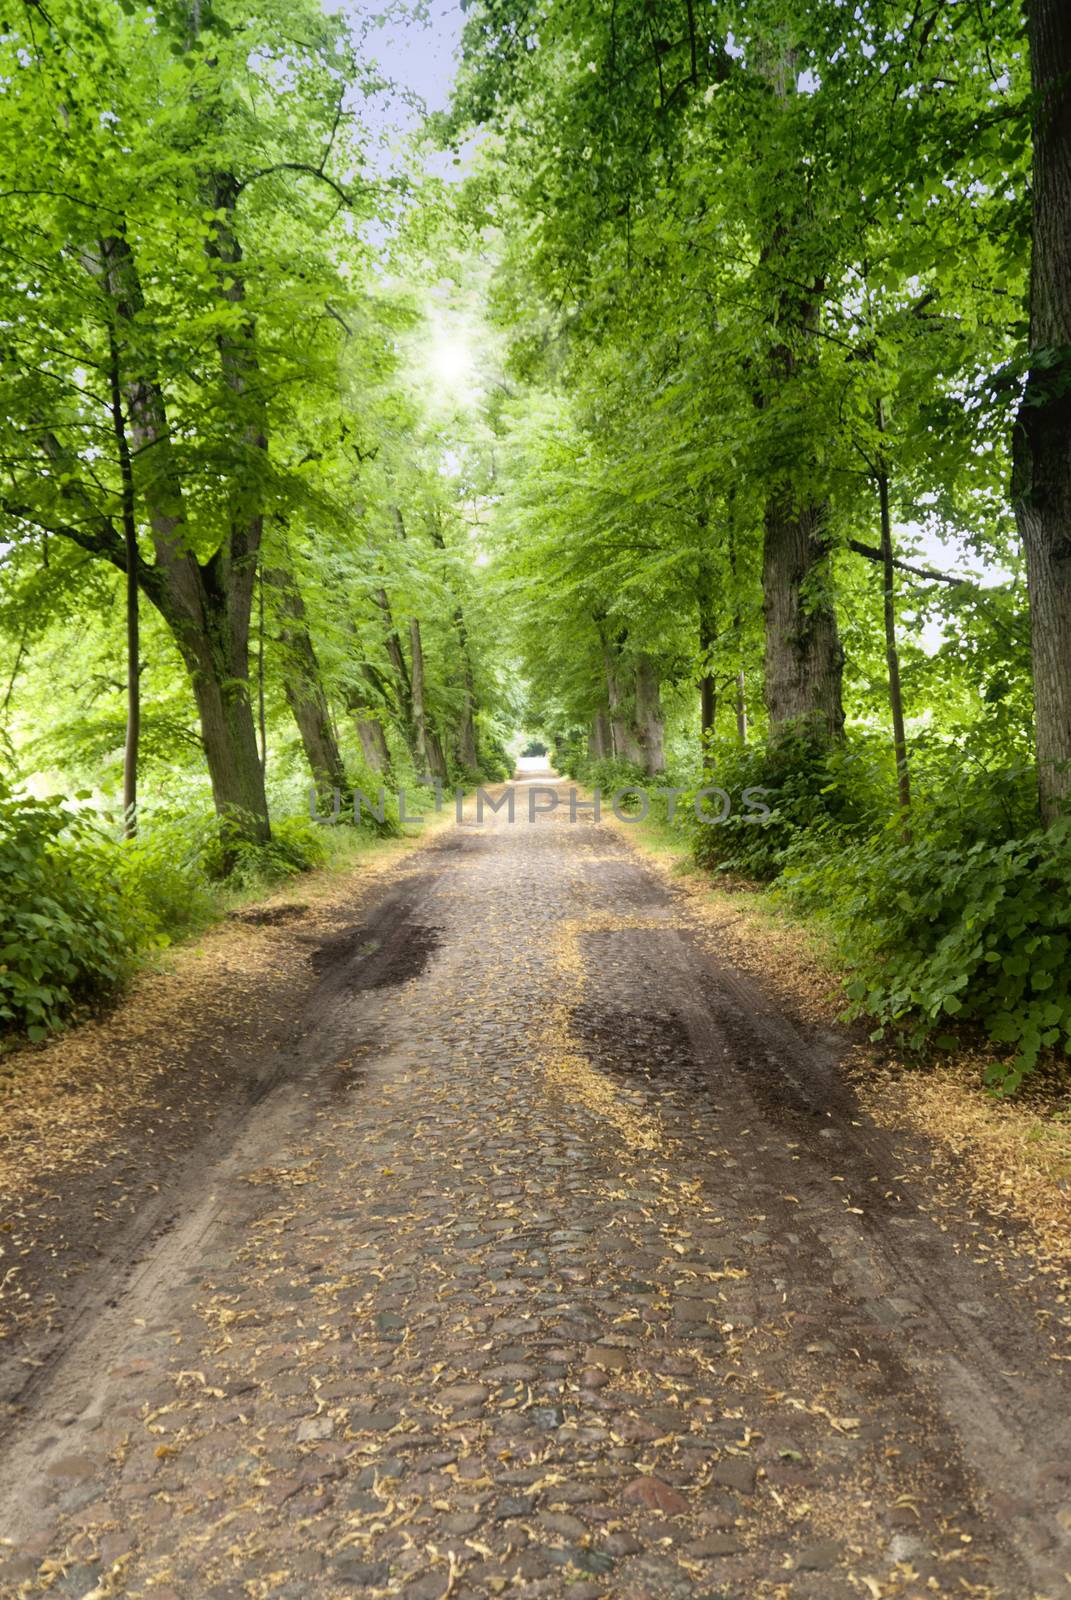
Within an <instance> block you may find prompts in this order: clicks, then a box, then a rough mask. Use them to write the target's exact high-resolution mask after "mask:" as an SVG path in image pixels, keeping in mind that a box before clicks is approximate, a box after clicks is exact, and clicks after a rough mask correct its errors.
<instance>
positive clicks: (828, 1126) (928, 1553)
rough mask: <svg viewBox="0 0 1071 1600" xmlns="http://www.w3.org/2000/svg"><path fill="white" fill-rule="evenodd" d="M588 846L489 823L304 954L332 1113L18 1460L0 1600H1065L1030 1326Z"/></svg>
mask: <svg viewBox="0 0 1071 1600" xmlns="http://www.w3.org/2000/svg"><path fill="white" fill-rule="evenodd" d="M518 792H519V795H520V796H521V799H522V805H523V794H524V790H523V787H522V788H521V789H520V790H519V791H518ZM566 818H567V813H566V814H565V817H563V816H561V814H559V817H557V818H554V819H546V820H542V821H540V822H539V823H537V825H535V826H528V825H527V823H524V822H521V821H520V820H519V821H518V822H517V823H516V824H515V825H513V826H512V827H511V826H510V825H509V824H508V823H507V822H506V821H505V819H504V817H503V818H499V819H497V820H495V821H488V822H487V823H485V825H484V827H483V828H482V829H479V830H477V829H476V828H475V827H473V826H472V825H471V824H470V823H466V824H464V825H463V826H462V827H460V828H458V829H456V830H454V831H452V832H451V833H450V834H448V835H446V836H444V838H443V839H442V840H441V841H440V843H439V844H438V845H436V846H433V847H431V848H429V849H428V850H426V851H424V852H421V853H420V855H419V856H418V857H417V858H414V860H413V861H412V863H411V864H410V866H409V867H408V868H406V869H403V870H402V871H401V872H400V873H399V874H398V875H397V881H396V883H395V885H394V888H393V890H392V893H391V895H390V896H388V897H387V899H386V900H385V902H384V903H383V905H382V906H381V907H380V908H379V910H378V911H377V913H376V914H375V915H374V916H373V917H372V918H371V919H370V921H369V923H368V925H367V927H366V928H365V929H364V930H363V931H362V932H361V933H360V934H359V935H358V936H350V937H348V938H346V939H343V940H339V941H336V942H335V943H334V944H332V945H328V946H326V947H325V948H324V949H323V950H321V951H320V952H318V954H317V956H316V961H317V963H318V966H319V968H320V970H321V973H322V979H323V982H322V986H321V990H320V992H319V999H318V1004H317V1008H316V1010H315V1013H314V1014H311V1015H310V1018H309V1020H308V1031H307V1033H306V1035H305V1040H304V1045H303V1051H304V1055H305V1058H306V1062H307V1065H308V1069H309V1070H308V1072H307V1074H306V1075H305V1076H304V1077H303V1078H301V1079H300V1080H299V1081H296V1082H293V1083H291V1084H290V1085H289V1086H284V1087H283V1088H281V1089H279V1090H277V1091H275V1092H274V1093H273V1094H272V1095H271V1096H270V1097H269V1098H268V1099H267V1100H266V1101H265V1102H264V1103H263V1104H262V1105H261V1106H260V1107H259V1108H258V1109H257V1110H256V1112H255V1113H254V1115H253V1116H252V1118H251V1120H250V1122H249V1124H248V1126H247V1128H246V1129H245V1131H244V1132H243V1133H242V1135H241V1137H240V1138H239V1139H238V1141H237V1143H236V1145H235V1147H234V1149H233V1151H232V1152H231V1154H230V1156H229V1157H228V1158H227V1160H226V1161H225V1162H224V1163H222V1165H221V1166H220V1167H219V1169H218V1170H217V1171H216V1172H215V1173H213V1174H212V1180H213V1181H212V1183H211V1186H210V1189H209V1190H208V1191H207V1192H206V1193H204V1194H202V1195H195V1196H191V1197H190V1206H189V1210H188V1212H187V1213H186V1214H185V1215H184V1216H183V1217H182V1218H181V1219H180V1220H179V1221H178V1223H177V1224H176V1227H175V1228H174V1229H173V1230H172V1231H171V1232H170V1233H169V1234H168V1235H167V1236H166V1237H165V1238H163V1239H162V1240H161V1241H160V1243H159V1246H158V1247H157V1249H156V1250H155V1251H154V1252H152V1253H151V1254H150V1255H149V1257H148V1258H147V1260H146V1261H145V1262H144V1263H143V1264H142V1266H141V1268H139V1271H138V1273H137V1275H136V1277H135V1278H134V1279H133V1281H132V1282H130V1283H129V1284H128V1285H126V1287H125V1288H124V1290H123V1292H122V1294H121V1295H120V1296H119V1297H118V1298H117V1302H116V1304H115V1305H114V1306H112V1307H109V1308H107V1310H106V1311H105V1313H104V1314H102V1316H101V1317H100V1318H98V1319H97V1320H96V1322H95V1324H94V1326H93V1327H92V1328H91V1329H89V1330H87V1331H85V1333H84V1335H83V1336H81V1337H80V1340H79V1343H78V1347H77V1348H75V1349H72V1350H71V1351H70V1352H69V1353H68V1356H67V1357H66V1358H65V1364H64V1363H61V1365H60V1366H59V1367H58V1368H57V1370H56V1372H55V1373H54V1374H52V1375H50V1377H49V1380H48V1394H47V1397H46V1398H47V1405H46V1406H45V1407H44V1409H43V1410H42V1412H41V1415H40V1417H39V1418H38V1421H37V1424H36V1425H35V1426H34V1427H33V1429H31V1430H29V1431H25V1430H24V1433H23V1435H22V1436H20V1437H17V1438H15V1439H14V1441H13V1442H12V1444H11V1448H10V1450H9V1452H8V1457H7V1463H6V1466H5V1467H4V1469H3V1472H2V1475H0V1501H2V1508H3V1512H4V1531H5V1532H6V1533H7V1534H8V1535H9V1538H10V1540H11V1543H10V1544H9V1546H8V1547H7V1555H6V1558H4V1560H3V1561H0V1572H2V1574H3V1578H2V1589H0V1592H2V1593H3V1594H5V1595H15V1594H25V1595H31V1594H33V1595H36V1594H38V1593H42V1592H49V1593H53V1594H58V1595H64V1596H82V1597H85V1596H87V1595H90V1594H92V1595H93V1596H94V1597H101V1596H106V1595H131V1596H143V1595H144V1596H147V1597H148V1596H151V1597H153V1600H202V1597H211V1600H231V1597H234V1600H260V1597H265V1600H266V1597H278V1600H283V1597H284V1596H285V1597H306V1596H317V1597H319V1596H323V1597H325V1600H333V1597H335V1596H343V1595H350V1596H352V1595H355V1594H360V1595H376V1594H387V1595H402V1596H405V1597H406V1600H446V1597H447V1596H453V1597H456V1600H463V1597H470V1596H477V1595H479V1596H486V1595H506V1596H518V1597H520V1596H525V1597H535V1596H565V1597H569V1600H601V1597H604V1596H606V1597H620V1600H643V1597H646V1596H650V1597H652V1600H656V1597H667V1600H686V1597H691V1600H751V1597H763V1596H770V1597H774V1596H787V1597H791V1600H841V1597H848V1596H863V1597H867V1596H869V1597H872V1600H881V1597H884V1596H901V1595H903V1596H926V1597H929V1596H932V1595H955V1596H964V1595H978V1596H985V1595H998V1596H1005V1597H1015V1600H1020V1597H1023V1600H1026V1597H1031V1596H1037V1595H1045V1596H1049V1597H1051V1600H1056V1596H1057V1595H1060V1594H1063V1593H1065V1592H1067V1591H1066V1585H1065V1583H1064V1578H1063V1574H1064V1573H1065V1572H1066V1571H1067V1570H1071V1555H1069V1553H1068V1549H1067V1542H1066V1531H1067V1529H1068V1527H1071V1518H1069V1516H1068V1512H1067V1509H1066V1508H1067V1507H1069V1506H1071V1499H1069V1498H1068V1481H1067V1477H1066V1473H1067V1472H1068V1462H1067V1454H1068V1452H1067V1451H1066V1449H1065V1448H1064V1444H1065V1443H1066V1421H1065V1419H1066V1417H1067V1415H1068V1410H1067V1389H1068V1385H1067V1383H1066V1380H1065V1379H1064V1378H1063V1376H1062V1374H1063V1372H1064V1371H1066V1368H1061V1367H1057V1366H1054V1364H1053V1363H1052V1362H1051V1361H1048V1360H1047V1351H1046V1350H1045V1349H1043V1348H1042V1346H1041V1344H1040V1342H1039V1340H1038V1337H1037V1334H1036V1333H1035V1328H1034V1323H1033V1320H1032V1318H1031V1316H1030V1313H1029V1309H1028V1307H1027V1306H1026V1304H1025V1302H1023V1301H1022V1300H1021V1299H1017V1298H1016V1297H1015V1296H1014V1294H1013V1293H1012V1292H1011V1289H1010V1288H1009V1286H1008V1285H1007V1284H1006V1283H1005V1282H1002V1281H1001V1280H999V1279H997V1280H995V1281H994V1280H992V1279H991V1278H990V1277H989V1276H987V1269H986V1267H985V1266H984V1265H982V1264H976V1263H974V1262H973V1261H972V1260H971V1257H970V1252H969V1249H966V1248H962V1247H961V1246H960V1244H959V1243H958V1242H957V1241H956V1240H955V1239H954V1238H953V1237H951V1236H950V1235H949V1234H946V1233H942V1231H941V1230H940V1228H939V1227H938V1226H936V1224H935V1223H934V1222H932V1221H931V1220H930V1219H929V1218H928V1216H927V1215H926V1214H925V1213H924V1211H922V1210H921V1209H919V1207H918V1206H916V1204H915V1203H914V1200H913V1199H912V1196H911V1194H910V1192H909V1189H908V1187H907V1185H906V1184H905V1183H904V1182H902V1181H901V1176H900V1173H899V1167H898V1161H899V1157H900V1152H899V1151H898V1150H897V1148H896V1146H895V1143H892V1142H890V1136H889V1135H887V1134H883V1133H881V1132H879V1131H878V1130H876V1129H873V1128H870V1127H868V1126H867V1125H866V1123H865V1119H862V1118H861V1117H860V1116H859V1114H858V1113H856V1112H855V1111H854V1110H853V1106H852V1103H851V1099H850V1095H849V1094H848V1091H846V1090H845V1089H843V1087H841V1086H840V1085H839V1084H838V1081H837V1079H836V1074H835V1070H834V1067H833V1065H832V1062H831V1058H830V1052H829V1045H828V1041H825V1040H821V1039H816V1038H815V1037H813V1036H811V1035H809V1034H807V1033H806V1032H804V1031H800V1030H799V1029H798V1028H796V1027H795V1026H794V1025H793V1024H792V1023H790V1022H788V1021H786V1020H785V1019H784V1018H783V1017H780V1016H778V1014H777V1013H776V1011H775V1010H774V1009H773V1008H772V1007H771V1006H770V1005H769V1002H766V1001H763V999H762V997H761V996H760V995H758V993H757V992H756V991H754V990H753V989H752V988H751V987H750V986H749V985H748V984H747V983H746V982H745V980H743V979H741V978H740V977H739V976H738V975H734V974H732V973H731V972H728V971H727V970H722V969H719V967H718V965H717V962H716V961H715V960H712V958H711V957H710V955H709V953H707V952H705V951H704V950H703V949H702V948H701V946H700V943H699V942H698V941H697V939H696V938H695V936H694V930H693V929H692V928H691V927H690V926H689V924H688V919H687V915H686V912H685V911H684V909H683V908H682V907H681V906H680V905H678V903H677V901H676V899H675V897H674V896H672V895H671V894H670V893H669V891H667V889H666V888H665V887H663V886H662V884H661V883H660V882H659V881H658V880H657V879H656V878H655V877H654V875H653V874H651V873H650V872H649V871H648V869H646V868H645V867H644V866H643V865H642V864H641V863H640V861H639V860H638V858H636V857H634V856H633V855H632V853H631V852H629V851H628V850H627V849H626V848H625V847H624V846H623V845H622V844H621V843H620V841H619V840H618V838H617V837H616V835H615V834H614V833H613V832H612V831H611V830H608V829H606V828H598V827H594V826H591V825H590V824H584V823H580V822H578V823H575V824H573V823H570V822H569V821H568V820H566ZM993 1327H999V1328H1000V1330H1001V1331H1000V1336H999V1339H998V1338H997V1337H996V1335H995V1334H994V1333H993V1332H992V1329H993Z"/></svg>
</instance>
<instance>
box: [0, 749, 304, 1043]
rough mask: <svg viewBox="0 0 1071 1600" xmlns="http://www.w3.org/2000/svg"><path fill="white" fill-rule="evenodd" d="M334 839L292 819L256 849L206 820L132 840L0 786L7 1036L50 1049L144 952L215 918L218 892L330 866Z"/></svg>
mask: <svg viewBox="0 0 1071 1600" xmlns="http://www.w3.org/2000/svg"><path fill="white" fill-rule="evenodd" d="M86 798H87V796H86V795H84V794H83V795H80V796H76V800H77V801H78V802H79V803H81V802H84V801H85V800H86ZM326 831H327V830H325V829H324V828H322V827H319V826H318V825H317V824H316V823H314V822H312V821H310V820H309V819H308V818H307V817H302V816H291V817H283V818H282V819H281V820H279V821H278V822H277V823H276V825H275V828H274V831H273V836H272V840H271V842H270V843H269V844H267V845H264V846H261V847H260V848H259V849H258V848H255V847H253V846H251V845H250V844H249V842H248V840H247V839H246V838H245V836H244V834H243V833H242V831H241V830H240V829H238V828H231V827H228V826H227V825H226V824H220V823H219V822H218V821H217V819H216V818H215V817H213V816H212V815H211V814H210V813H207V812H200V813H195V814H192V815H185V816H184V817H182V818H181V819H170V818H167V817H154V818H151V819H148V820H147V821H146V822H145V824H144V825H143V827H142V831H141V833H140V834H139V836H138V837H137V839H134V840H122V839H120V838H118V837H117V835H116V833H115V831H114V829H111V828H109V827H108V826H107V825H106V823H104V822H103V821H102V819H101V818H100V816H99V815H98V814H97V813H95V812H93V811H92V810H89V809H77V808H76V806H74V805H72V804H69V803H66V802H64V801H62V800H59V799H49V800H38V799H34V798H32V797H31V796H29V795H26V794H25V793H22V792H21V791H17V790H14V789H12V787H11V786H10V784H7V783H4V782H3V781H2V780H0V928H2V930H3V932H2V934H0V1035H2V1036H7V1037H15V1036H17V1035H20V1034H21V1035H23V1036H25V1037H28V1038H30V1039H32V1040H40V1039H42V1038H44V1037H45V1035H46V1034H47V1033H48V1032H49V1031H50V1030H52V1029H53V1028H55V1027H57V1026H59V1024H60V1023H61V1022H62V1020H63V1018H64V1016H65V1015H66V1014H67V1013H68V1012H69V1011H70V1010H71V1009H72V1008H78V1007H84V1006H95V1005H98V1004H100V1003H102V1002H104V1001H106V1000H107V999H109V998H110V997H111V996H112V994H113V993H114V992H115V990H116V989H117V988H118V987H119V985H120V984H121V983H122V982H123V980H124V979H125V978H126V977H128V976H129V974H130V973H131V972H132V971H133V970H134V968H135V967H136V966H137V964H138V962H139V960H140V959H141V958H142V957H144V955H145V954H146V952H148V951H150V950H154V949H159V948H160V947H161V946H163V945H166V944H169V943H170V942H171V941H172V940H173V939H176V938H181V937H183V936H186V935H189V934H190V933H193V932H195V931H196V930H197V929H199V928H201V927H203V926H205V924H206V923H208V922H209V921H210V920H211V919H212V917H213V916H215V915H217V914H218V912H219V906H220V900H219V891H220V889H224V890H226V892H227V893H228V895H229V894H231V893H233V892H234V891H236V890H237V891H241V892H246V893H248V892H250V891H255V890H258V889H262V888H268V887H270V886H271V885H272V884H275V883H278V882H280V881H281V880H283V879H285V878H288V877H291V876H293V875H294V874H295V873H299V872H305V871H308V870H309V869H311V868H313V867H319V866H322V865H324V864H325V862H326V861H327V860H328V855H329V850H328V843H327V840H326V838H325V833H326Z"/></svg>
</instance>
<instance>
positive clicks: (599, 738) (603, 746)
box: [588, 707, 613, 761]
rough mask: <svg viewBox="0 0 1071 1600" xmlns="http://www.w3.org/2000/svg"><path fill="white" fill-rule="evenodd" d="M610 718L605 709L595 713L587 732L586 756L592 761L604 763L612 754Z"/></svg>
mask: <svg viewBox="0 0 1071 1600" xmlns="http://www.w3.org/2000/svg"><path fill="white" fill-rule="evenodd" d="M612 748H613V746H612V743H611V739H610V718H609V715H608V713H607V712H606V710H605V708H601V707H600V709H599V710H598V711H596V713H595V715H594V716H593V717H592V719H591V728H590V729H589V731H588V756H589V757H590V759H591V760H592V761H605V760H606V757H607V756H608V755H610V754H611V753H612Z"/></svg>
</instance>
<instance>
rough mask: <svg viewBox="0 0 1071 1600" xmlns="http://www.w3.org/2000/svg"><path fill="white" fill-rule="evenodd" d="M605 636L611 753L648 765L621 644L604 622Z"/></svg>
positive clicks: (621, 759)
mask: <svg viewBox="0 0 1071 1600" xmlns="http://www.w3.org/2000/svg"><path fill="white" fill-rule="evenodd" d="M599 631H600V634H601V636H602V647H603V650H602V654H603V670H604V672H605V674H606V704H607V710H608V714H609V721H610V753H611V755H612V756H614V758H615V759H616V760H618V761H628V762H630V763H631V764H632V766H634V767H642V766H643V765H644V750H643V746H642V745H641V744H640V742H639V740H638V739H637V738H636V732H635V728H634V726H633V721H632V711H633V707H632V705H631V703H630V698H629V696H628V694H627V693H626V691H625V690H624V688H623V687H622V682H621V677H622V669H623V663H622V660H621V655H620V652H619V649H618V647H617V646H616V645H615V643H614V642H613V641H612V640H611V639H610V638H609V636H608V635H607V633H606V632H605V630H604V629H603V628H602V626H601V625H600V629H599Z"/></svg>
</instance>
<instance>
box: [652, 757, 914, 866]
mask: <svg viewBox="0 0 1071 1600" xmlns="http://www.w3.org/2000/svg"><path fill="white" fill-rule="evenodd" d="M886 777H887V775H886V773H884V772H883V771H882V764H881V761H880V758H879V757H878V756H876V754H875V752H874V750H873V748H872V747H871V745H870V743H869V741H867V740H866V739H860V738H857V739H855V740H854V741H852V743H850V744H848V745H845V746H842V747H840V748H836V749H829V748H827V747H824V746H822V745H820V744H816V743H815V742H813V741H811V740H809V739H807V738H805V737H800V736H792V735H786V736H784V737H782V738H781V739H779V740H778V741H777V742H776V743H774V744H769V745H768V744H757V745H747V746H741V745H739V744H737V743H735V742H729V741H719V742H718V743H717V744H716V745H715V746H714V748H713V750H712V753H711V761H710V774H709V776H708V777H706V778H704V779H703V783H702V784H699V783H696V784H695V786H694V788H693V789H691V790H689V792H688V793H687V794H685V795H684V796H682V798H681V800H680V802H679V803H678V814H679V816H680V817H681V820H682V825H683V826H684V827H686V828H687V829H688V831H689V833H690V835H691V840H692V849H693V852H694V855H695V858H696V860H697V862H698V863H699V864H700V866H704V867H708V868H713V869H716V870H721V871H733V872H739V873H741V874H743V875H744V876H745V877H749V878H756V879H760V880H769V879H771V878H775V877H776V876H777V874H778V873H779V872H780V871H781V868H782V866H783V865H784V864H785V861H786V858H787V857H788V855H789V854H790V853H791V852H792V850H793V849H794V848H795V847H796V846H797V845H798V844H799V842H800V841H801V840H803V839H807V840H810V839H812V838H814V837H815V835H817V836H818V837H821V838H823V839H828V838H829V837H831V836H832V835H841V836H843V835H851V834H853V833H855V832H856V831H858V830H859V829H860V828H869V827H870V826H872V823H871V819H872V817H873V816H874V815H881V814H882V813H883V812H884V811H887V809H888V800H887V793H888V791H887V789H885V788H884V787H883V785H884V783H885V782H886ZM704 785H710V786H716V787H718V788H720V789H724V790H725V792H726V793H727V794H728V795H729V797H730V801H731V811H730V813H729V815H728V817H727V818H726V820H725V821H724V822H721V823H718V824H715V825H711V824H707V823H701V822H699V821H698V819H697V818H696V816H695V812H694V810H693V806H692V801H693V799H694V796H695V793H696V792H697V791H698V789H699V788H700V787H703V786H704ZM748 790H752V791H757V793H756V794H755V795H754V796H753V803H752V804H751V805H748V804H747V803H745V799H744V796H745V793H746V792H747V791H748ZM758 805H765V806H767V807H768V808H769V812H768V815H767V816H765V817H762V816H761V813H760V812H759V811H758V810H757V809H756V807H757V806H758Z"/></svg>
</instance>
